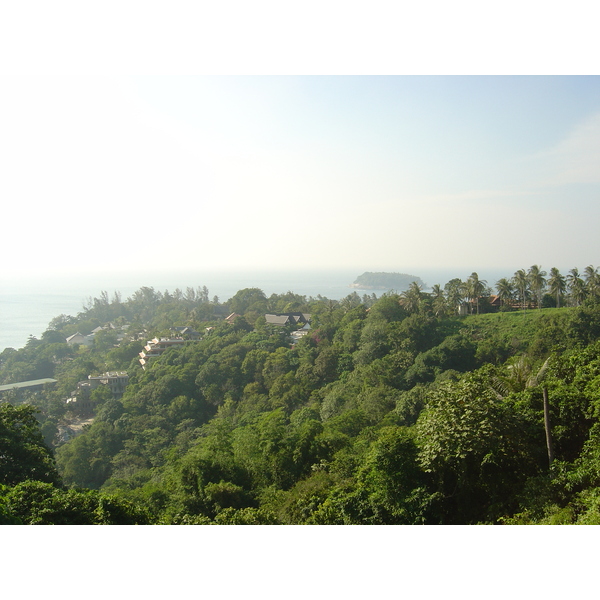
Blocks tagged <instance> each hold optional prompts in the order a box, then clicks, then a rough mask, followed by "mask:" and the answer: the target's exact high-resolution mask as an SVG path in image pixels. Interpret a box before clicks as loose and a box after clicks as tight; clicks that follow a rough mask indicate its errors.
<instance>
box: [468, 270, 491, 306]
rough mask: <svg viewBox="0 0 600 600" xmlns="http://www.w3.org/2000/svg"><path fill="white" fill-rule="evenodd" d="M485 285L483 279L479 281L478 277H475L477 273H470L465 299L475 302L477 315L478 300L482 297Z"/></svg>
mask: <svg viewBox="0 0 600 600" xmlns="http://www.w3.org/2000/svg"><path fill="white" fill-rule="evenodd" d="M486 285H487V281H485V279H479V275H477V273H475V272H473V273H471V276H470V277H469V278H468V279H467V285H466V292H467V298H468V299H469V300H470V301H471V302H472V301H473V300H475V305H476V307H477V314H479V298H481V296H482V295H483V293H484V291H485V288H486Z"/></svg>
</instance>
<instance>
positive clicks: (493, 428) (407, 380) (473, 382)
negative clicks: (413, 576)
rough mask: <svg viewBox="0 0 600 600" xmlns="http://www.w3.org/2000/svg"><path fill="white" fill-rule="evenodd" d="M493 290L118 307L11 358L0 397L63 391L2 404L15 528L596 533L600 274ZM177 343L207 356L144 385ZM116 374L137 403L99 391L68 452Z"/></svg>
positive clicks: (69, 325) (182, 299)
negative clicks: (585, 527)
mask: <svg viewBox="0 0 600 600" xmlns="http://www.w3.org/2000/svg"><path fill="white" fill-rule="evenodd" d="M495 285H496V292H497V293H496V294H495V295H492V289H491V288H490V287H489V286H488V283H487V282H485V281H482V280H480V279H479V277H478V276H477V273H473V274H472V275H471V276H470V277H469V278H467V279H466V280H465V281H461V280H459V279H454V280H452V281H450V282H448V283H447V284H446V285H444V286H441V285H436V286H433V288H432V290H431V292H429V293H426V292H424V291H423V290H422V289H421V287H420V286H419V285H418V284H417V283H416V282H413V283H412V284H411V286H410V287H409V289H408V290H406V291H405V292H403V293H401V294H395V293H386V294H383V295H382V296H381V297H379V298H377V297H376V296H375V295H374V294H372V295H364V296H362V297H361V296H359V295H358V294H356V293H353V294H350V295H349V296H347V297H346V298H344V299H343V300H339V301H338V300H330V299H327V298H323V297H321V296H319V297H317V298H307V297H305V296H300V295H297V294H294V293H293V292H288V293H286V294H273V295H271V296H270V297H267V296H266V295H265V294H264V293H263V292H262V290H260V289H256V288H247V289H243V290H240V291H239V292H237V293H236V294H235V295H234V296H233V297H232V298H231V299H229V300H228V301H226V302H223V303H220V302H219V301H218V299H217V298H213V299H212V300H211V299H210V298H209V293H208V290H207V289H206V288H195V289H194V288H187V290H185V291H183V290H175V291H174V292H168V291H165V292H158V291H156V290H154V289H153V288H147V287H146V288H141V289H140V290H138V291H137V292H136V293H135V294H133V295H132V296H131V297H130V298H128V299H127V300H122V298H121V297H120V295H119V294H115V295H114V297H112V298H109V296H108V294H106V293H105V292H102V293H101V295H100V297H99V298H94V299H90V301H89V302H88V303H87V305H86V306H85V307H84V308H83V310H82V312H81V313H79V314H78V315H77V316H69V315H60V316H58V317H56V318H55V319H53V320H52V321H51V323H50V324H49V326H48V329H47V330H46V331H45V332H44V334H43V335H42V336H41V339H36V338H30V340H29V342H28V343H27V345H26V346H25V347H24V348H22V349H20V350H14V349H12V348H8V349H6V350H4V351H3V352H2V353H1V354H0V384H10V383H14V382H23V381H29V380H36V379H42V378H53V379H55V380H56V384H55V385H53V386H51V385H47V386H46V387H45V388H44V389H43V390H41V391H36V392H27V391H23V390H11V391H8V392H4V394H3V395H2V397H1V402H0V522H2V523H4V524H10V523H23V524H50V523H54V524H134V523H136V524H570V523H587V524H594V523H598V522H600V421H599V417H600V278H599V277H598V273H597V270H596V269H594V268H593V267H588V268H587V269H586V270H585V273H584V274H583V275H581V276H580V275H579V272H578V271H577V269H572V270H571V271H570V272H569V274H568V275H567V276H566V277H565V276H563V275H561V274H560V273H559V272H558V271H557V270H556V269H552V270H551V271H550V273H549V274H547V273H545V272H544V271H542V269H541V268H540V267H538V266H535V265H534V266H533V267H531V268H530V269H528V270H521V271H518V272H517V273H515V274H514V276H513V277H511V278H510V279H501V280H499V281H498V282H496V284H495ZM273 314H275V315H278V314H296V315H297V314H303V315H306V316H307V317H308V318H309V321H310V328H308V327H307V326H306V325H304V323H303V322H297V323H296V322H293V323H292V324H287V325H284V326H281V325H277V324H273V323H271V322H269V320H268V319H267V318H266V317H265V315H273ZM230 315H232V316H231V318H228V319H227V318H226V317H228V316H230ZM109 323H111V324H112V326H111V327H106V328H104V329H102V330H100V331H98V332H97V333H96V334H95V336H94V341H93V343H92V344H91V345H89V346H87V345H83V344H82V345H74V344H67V343H66V339H67V338H68V337H69V336H72V335H73V334H75V333H81V334H82V335H87V334H89V333H91V332H92V331H93V330H95V329H96V328H98V327H101V326H105V325H107V324H109ZM176 327H179V328H180V331H181V330H182V329H183V327H188V328H190V330H193V331H194V332H198V333H199V334H200V335H199V336H196V337H197V338H198V339H196V338H190V339H187V340H186V341H185V342H184V343H181V344H178V345H177V346H176V347H172V348H170V349H168V350H166V351H164V352H163V353H162V354H161V355H160V356H157V357H155V358H153V359H152V360H150V361H149V362H148V364H147V365H146V367H145V368H142V366H141V364H140V361H139V353H140V351H142V349H143V347H144V345H145V344H146V342H147V340H150V339H152V338H155V337H156V338H157V339H160V338H161V337H163V338H167V337H173V336H174V335H175V334H174V331H173V328H176ZM302 327H303V331H302V333H303V334H304V335H302V336H299V335H297V336H295V337H292V334H293V333H294V332H295V331H297V330H300V329H301V328H302ZM182 335H183V334H182ZM107 371H127V373H128V374H129V382H128V385H127V387H126V389H125V392H124V394H123V395H122V396H120V397H118V398H116V397H115V396H114V394H112V393H111V392H110V390H109V389H108V387H107V386H102V385H101V386H99V387H97V388H96V389H94V390H93V391H92V393H91V396H90V404H91V407H88V409H87V410H88V411H89V413H88V414H87V415H83V416H89V417H92V418H91V419H90V422H89V423H88V424H87V425H85V426H84V427H83V432H82V433H80V435H77V436H76V437H73V438H72V439H69V440H65V439H63V438H61V435H60V432H61V430H62V429H64V426H65V424H69V423H70V422H73V421H74V420H76V419H77V418H78V417H81V416H82V415H78V414H76V409H75V408H73V406H72V404H69V403H68V402H66V399H67V398H69V397H70V395H71V393H72V391H73V390H74V389H75V388H76V387H77V384H78V382H80V381H85V380H86V379H87V378H88V376H89V375H98V374H101V373H104V372H107Z"/></svg>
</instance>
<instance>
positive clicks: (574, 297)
mask: <svg viewBox="0 0 600 600" xmlns="http://www.w3.org/2000/svg"><path fill="white" fill-rule="evenodd" d="M567 287H568V288H569V297H570V300H571V304H573V305H574V306H579V305H580V304H581V303H582V302H583V301H584V300H585V296H586V289H585V281H584V280H583V279H582V278H581V277H580V276H579V269H577V267H575V268H573V269H571V270H570V271H569V274H568V275H567Z"/></svg>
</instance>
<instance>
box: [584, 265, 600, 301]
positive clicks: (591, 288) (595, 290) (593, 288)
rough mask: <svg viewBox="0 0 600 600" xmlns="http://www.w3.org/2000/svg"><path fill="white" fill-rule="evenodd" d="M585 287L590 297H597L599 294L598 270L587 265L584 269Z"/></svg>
mask: <svg viewBox="0 0 600 600" xmlns="http://www.w3.org/2000/svg"><path fill="white" fill-rule="evenodd" d="M584 276H585V286H586V288H587V292H588V294H590V295H594V296H597V295H598V294H599V293H600V275H599V274H598V269H597V268H594V267H593V265H589V266H587V267H586V268H585V269H584Z"/></svg>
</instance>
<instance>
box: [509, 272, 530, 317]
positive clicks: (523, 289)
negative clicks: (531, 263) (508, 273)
mask: <svg viewBox="0 0 600 600" xmlns="http://www.w3.org/2000/svg"><path fill="white" fill-rule="evenodd" d="M512 283H513V284H514V286H515V287H516V288H517V291H518V292H519V300H520V301H521V307H522V308H523V310H525V302H526V301H527V295H528V292H529V278H528V277H527V273H526V272H525V271H524V270H523V269H519V270H518V271H517V272H516V273H515V274H514V275H513V278H512Z"/></svg>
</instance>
